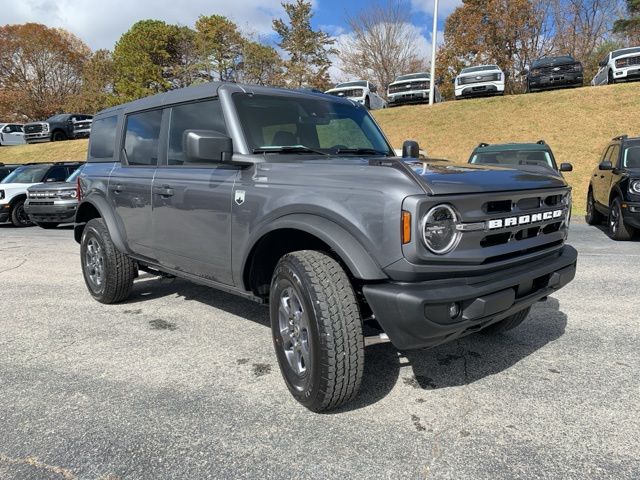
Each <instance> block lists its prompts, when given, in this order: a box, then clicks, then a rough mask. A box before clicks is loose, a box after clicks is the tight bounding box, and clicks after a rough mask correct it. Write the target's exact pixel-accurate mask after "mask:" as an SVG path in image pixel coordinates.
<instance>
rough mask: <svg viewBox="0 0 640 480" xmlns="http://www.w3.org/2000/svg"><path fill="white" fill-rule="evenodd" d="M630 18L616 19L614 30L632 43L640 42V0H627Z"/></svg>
mask: <svg viewBox="0 0 640 480" xmlns="http://www.w3.org/2000/svg"><path fill="white" fill-rule="evenodd" d="M626 4H627V15H628V18H624V19H620V20H616V22H615V24H614V26H613V31H614V33H618V34H621V35H623V36H624V37H626V38H627V40H628V41H629V42H631V43H632V44H636V45H637V44H638V43H640V0H626Z"/></svg>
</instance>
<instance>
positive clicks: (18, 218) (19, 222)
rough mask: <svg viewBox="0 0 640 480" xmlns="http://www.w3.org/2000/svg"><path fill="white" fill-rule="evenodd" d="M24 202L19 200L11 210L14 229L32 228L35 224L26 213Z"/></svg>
mask: <svg viewBox="0 0 640 480" xmlns="http://www.w3.org/2000/svg"><path fill="white" fill-rule="evenodd" d="M24 202H25V201H24V200H18V201H17V202H16V203H15V204H14V205H13V207H12V208H11V223H12V224H13V226H14V227H18V228H22V227H31V226H32V225H33V222H32V221H31V220H30V219H29V216H28V215H27V213H26V212H25V211H24Z"/></svg>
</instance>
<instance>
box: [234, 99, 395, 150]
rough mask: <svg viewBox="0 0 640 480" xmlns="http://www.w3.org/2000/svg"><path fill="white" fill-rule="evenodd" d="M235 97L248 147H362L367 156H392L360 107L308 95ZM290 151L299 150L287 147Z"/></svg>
mask: <svg viewBox="0 0 640 480" xmlns="http://www.w3.org/2000/svg"><path fill="white" fill-rule="evenodd" d="M233 101H234V103H235V106H236V110H237V111H238V116H239V117H240V122H241V124H242V126H243V130H244V134H245V137H246V139H247V143H248V145H249V148H250V149H251V150H252V151H254V150H264V149H270V151H274V152H275V151H276V150H277V148H278V147H301V146H304V147H306V149H308V150H309V149H310V150H313V151H314V152H317V153H321V154H327V155H337V154H340V155H345V154H358V153H360V154H365V152H364V150H369V151H371V152H367V154H368V155H373V154H376V152H379V154H380V155H392V152H391V148H390V146H389V144H388V143H387V141H386V140H385V138H384V136H383V135H382V132H381V131H380V129H379V128H378V126H377V125H376V124H375V122H374V121H373V119H372V118H371V117H370V116H369V114H368V113H367V111H366V110H365V109H364V108H362V107H358V106H355V105H351V104H346V103H342V102H337V101H335V102H334V101H327V100H324V99H315V98H308V97H297V96H290V97H289V96H280V95H277V96H276V95H274V96H269V95H247V94H244V93H235V94H234V95H233ZM345 150H351V151H352V152H345ZM358 150H363V151H362V152H358ZM338 152H340V153H338ZM289 153H290V154H295V153H298V154H299V153H303V152H302V151H301V149H295V150H291V149H290V150H289ZM306 153H308V152H306Z"/></svg>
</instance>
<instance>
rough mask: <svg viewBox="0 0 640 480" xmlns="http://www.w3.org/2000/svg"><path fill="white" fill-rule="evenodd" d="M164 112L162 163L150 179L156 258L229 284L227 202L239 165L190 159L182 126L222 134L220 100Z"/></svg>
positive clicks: (230, 203) (202, 102)
mask: <svg viewBox="0 0 640 480" xmlns="http://www.w3.org/2000/svg"><path fill="white" fill-rule="evenodd" d="M168 112H169V115H170V117H169V118H170V119H169V120H168V148H167V161H166V165H163V166H162V167H160V168H158V170H157V172H156V176H155V179H154V181H153V223H154V232H155V238H154V246H155V255H156V258H157V259H158V261H159V262H160V264H162V265H164V266H167V267H169V268H173V269H175V270H180V271H184V272H188V273H191V274H194V275H198V276H200V277H203V278H206V279H208V280H213V281H216V282H219V283H223V284H226V285H232V284H233V278H232V275H231V205H232V202H233V187H234V184H235V182H236V179H237V177H238V171H239V170H238V167H236V166H231V165H228V164H223V163H219V164H202V163H193V162H192V161H190V159H189V158H187V157H186V155H185V152H184V151H183V135H184V133H185V131H186V130H215V131H217V132H221V133H226V126H225V122H224V118H223V114H222V111H221V109H220V104H219V100H217V99H214V100H206V101H200V102H197V103H189V104H184V105H178V106H174V107H172V108H171V109H170V110H168Z"/></svg>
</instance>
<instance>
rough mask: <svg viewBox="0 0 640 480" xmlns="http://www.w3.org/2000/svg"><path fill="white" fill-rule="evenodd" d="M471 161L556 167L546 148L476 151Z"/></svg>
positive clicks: (500, 164) (487, 163)
mask: <svg viewBox="0 0 640 480" xmlns="http://www.w3.org/2000/svg"><path fill="white" fill-rule="evenodd" d="M469 163H473V164H477V165H499V166H505V167H510V166H514V165H533V166H539V167H549V168H553V169H555V162H554V160H553V157H552V156H551V154H550V153H549V152H548V151H545V150H516V149H514V150H506V151H501V152H482V153H475V154H474V155H473V156H472V157H471V161H470V162H469Z"/></svg>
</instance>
